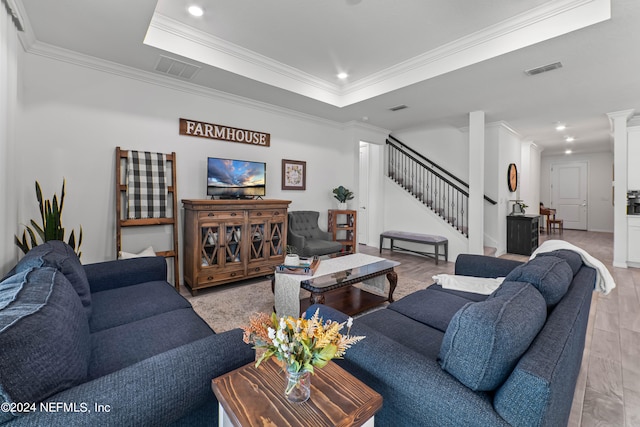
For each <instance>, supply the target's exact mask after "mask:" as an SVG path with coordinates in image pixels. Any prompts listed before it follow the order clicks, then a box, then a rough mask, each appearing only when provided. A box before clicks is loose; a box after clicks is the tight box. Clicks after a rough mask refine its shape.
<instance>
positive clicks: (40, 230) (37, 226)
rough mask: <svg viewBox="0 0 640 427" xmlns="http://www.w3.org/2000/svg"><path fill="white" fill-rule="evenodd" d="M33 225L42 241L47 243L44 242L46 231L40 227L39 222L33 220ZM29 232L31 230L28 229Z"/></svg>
mask: <svg viewBox="0 0 640 427" xmlns="http://www.w3.org/2000/svg"><path fill="white" fill-rule="evenodd" d="M43 218H44V217H43ZM43 222H44V221H43ZM31 225H32V226H33V228H35V230H36V232H37V233H38V236H40V239H41V240H42V241H43V242H44V241H45V240H44V238H45V235H44V230H43V229H42V227H40V225H39V224H38V223H37V222H35V221H34V220H31ZM27 230H29V231H30V228H29V227H27Z"/></svg>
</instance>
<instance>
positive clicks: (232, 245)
mask: <svg viewBox="0 0 640 427" xmlns="http://www.w3.org/2000/svg"><path fill="white" fill-rule="evenodd" d="M242 228H243V226H242V225H241V224H225V226H224V230H225V236H224V247H225V250H224V254H225V255H224V260H225V264H226V265H229V264H234V263H237V264H242V252H241V249H242Z"/></svg>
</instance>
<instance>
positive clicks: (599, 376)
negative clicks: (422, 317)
mask: <svg viewBox="0 0 640 427" xmlns="http://www.w3.org/2000/svg"><path fill="white" fill-rule="evenodd" d="M546 239H563V240H566V241H568V242H570V243H572V244H574V245H576V246H578V247H580V248H582V249H584V250H586V251H587V252H589V253H590V254H591V255H592V256H594V257H596V258H597V259H599V260H600V261H602V262H603V263H604V264H605V265H606V266H607V268H608V269H609V271H610V272H611V274H612V275H613V277H614V278H615V280H616V284H617V287H616V289H614V290H613V291H612V292H611V293H610V294H609V295H607V296H603V295H601V294H599V293H596V292H594V294H593V300H592V304H591V311H590V314H589V324H588V327H587V328H588V329H587V337H586V345H585V351H584V355H583V358H582V366H581V369H580V376H579V377H578V383H577V386H576V390H575V394H574V399H573V407H572V411H571V417H570V419H569V426H571V427H574V426H620V427H623V426H626V427H635V426H640V269H634V268H629V269H624V268H614V267H613V266H612V262H613V234H612V233H596V232H586V231H576V230H565V231H564V233H563V234H562V235H560V234H557V233H556V234H551V235H546V234H544V233H542V234H541V235H540V241H541V242H542V241H544V240H546ZM359 250H360V252H363V253H369V254H372V255H377V254H378V249H377V248H373V247H370V246H364V245H360V246H359ZM382 256H384V257H385V258H389V259H395V260H397V261H400V262H401V263H402V264H401V265H400V266H399V267H398V268H396V271H397V272H398V276H399V281H398V286H401V284H402V278H403V277H406V278H410V279H415V280H422V281H425V282H429V281H430V278H431V276H433V275H434V274H438V273H453V266H454V264H453V263H452V262H449V263H444V262H441V263H440V265H439V266H436V265H435V262H434V261H433V260H431V259H426V258H424V257H421V256H417V255H412V254H407V253H401V252H397V251H394V252H393V253H391V252H389V251H388V250H383V252H382ZM503 257H504V258H509V259H518V260H523V261H526V260H527V259H528V257H525V256H520V255H512V254H507V255H504V256H503ZM429 283H430V282H429Z"/></svg>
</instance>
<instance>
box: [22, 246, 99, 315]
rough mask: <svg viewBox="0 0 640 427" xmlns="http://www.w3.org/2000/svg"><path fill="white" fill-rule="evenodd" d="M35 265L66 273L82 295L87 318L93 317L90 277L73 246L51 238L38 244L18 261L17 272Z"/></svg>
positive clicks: (80, 295)
mask: <svg viewBox="0 0 640 427" xmlns="http://www.w3.org/2000/svg"><path fill="white" fill-rule="evenodd" d="M33 267H35V268H38V267H52V268H55V269H57V270H58V271H60V272H61V273H62V274H64V275H65V277H66V278H67V280H69V282H70V283H71V285H72V286H73V288H74V289H75V290H76V293H77V294H78V296H79V297H80V300H81V301H82V306H83V307H84V308H85V311H86V313H87V319H88V318H89V317H91V289H90V287H89V279H87V273H86V272H85V271H84V267H83V266H82V264H81V263H80V259H78V256H77V255H76V253H75V252H73V249H72V248H71V246H69V245H67V244H66V243H65V242H62V241H60V240H50V241H48V242H46V243H43V244H41V245H38V246H36V247H35V248H33V249H31V250H30V251H29V252H27V254H26V255H25V256H24V258H22V259H21V260H20V262H18V265H17V266H16V272H18V273H20V272H23V271H25V270H28V269H30V268H33Z"/></svg>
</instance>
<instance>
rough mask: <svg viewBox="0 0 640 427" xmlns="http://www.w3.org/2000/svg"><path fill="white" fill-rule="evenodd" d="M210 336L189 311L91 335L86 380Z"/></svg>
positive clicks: (177, 311)
mask: <svg viewBox="0 0 640 427" xmlns="http://www.w3.org/2000/svg"><path fill="white" fill-rule="evenodd" d="M184 325H188V327H184ZM213 333H214V332H213V331H212V330H211V328H210V327H209V326H208V325H207V324H206V323H205V321H204V320H202V319H201V318H200V317H199V316H198V315H197V314H196V313H195V312H194V311H193V310H192V309H191V308H183V309H179V310H173V311H169V312H166V313H162V314H158V315H156V316H152V317H147V318H145V319H141V320H138V321H135V322H131V323H128V324H125V325H120V326H116V327H114V328H109V329H105V330H103V331H100V332H95V333H93V334H91V360H90V362H89V378H91V379H94V378H98V377H101V376H104V375H107V374H109V373H111V372H115V371H118V370H120V369H122V368H125V367H127V366H130V365H133V364H134V363H137V362H139V361H141V360H144V359H148V358H149V357H152V356H155V355H156V354H160V353H163V352H165V351H167V350H171V349H172V348H176V347H180V346H181V345H184V344H188V343H190V342H192V341H196V340H199V339H200V338H204V337H207V336H209V335H211V334H213ZM185 363H198V361H197V360H196V361H191V362H189V361H185Z"/></svg>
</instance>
